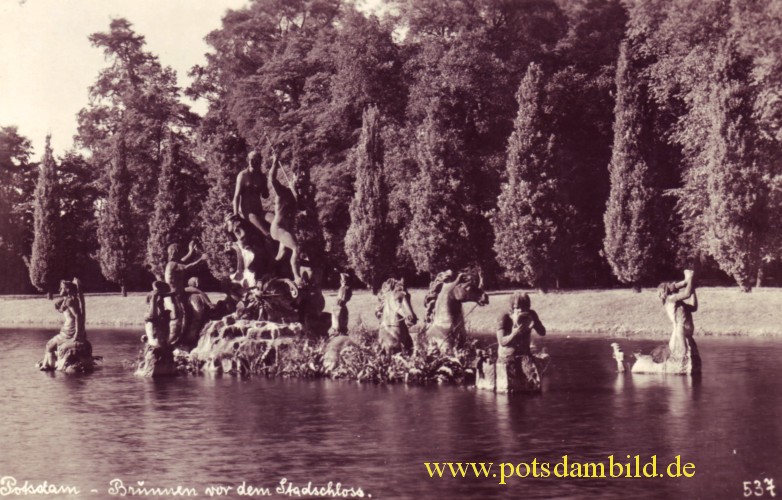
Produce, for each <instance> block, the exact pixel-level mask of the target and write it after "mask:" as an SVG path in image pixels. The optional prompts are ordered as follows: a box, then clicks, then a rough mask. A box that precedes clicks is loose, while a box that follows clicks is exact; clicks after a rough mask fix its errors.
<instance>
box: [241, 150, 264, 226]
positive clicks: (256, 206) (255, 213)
mask: <svg viewBox="0 0 782 500" xmlns="http://www.w3.org/2000/svg"><path fill="white" fill-rule="evenodd" d="M262 161H263V158H262V157H261V153H259V152H258V151H250V153H249V154H248V155H247V167H246V168H245V169H243V170H242V171H241V172H239V175H237V176H236V188H235V189H234V197H233V213H234V215H238V216H239V217H241V218H242V219H244V220H246V221H248V222H249V223H250V224H252V226H253V227H254V228H255V229H257V230H258V231H260V233H261V234H263V235H264V236H266V237H269V228H270V222H271V219H272V216H271V214H269V213H267V212H266V211H265V210H264V209H263V203H262V202H261V199H265V198H268V197H269V188H268V186H267V183H266V178H265V177H264V175H263V171H262V170H261V163H262Z"/></svg>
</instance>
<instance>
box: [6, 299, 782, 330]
mask: <svg viewBox="0 0 782 500" xmlns="http://www.w3.org/2000/svg"><path fill="white" fill-rule="evenodd" d="M411 293H412V304H413V309H414V310H415V312H416V314H417V315H418V316H419V317H423V315H424V308H423V299H424V295H425V293H426V291H425V290H412V292H411ZM509 294H510V292H492V293H490V294H489V295H490V302H489V305H488V306H485V307H475V308H474V309H473V306H474V305H475V304H472V303H471V304H466V305H465V306H464V311H465V314H467V313H470V311H471V310H472V312H471V313H470V314H469V316H468V317H467V321H466V325H467V329H468V330H469V331H471V332H473V333H476V334H492V333H493V332H494V329H495V325H496V320H497V317H498V316H499V315H500V314H501V313H502V312H503V311H504V310H505V309H506V308H507V305H508V296H509ZM325 295H326V310H327V311H330V310H331V307H332V305H333V304H334V302H335V300H336V294H335V292H334V291H327V292H325ZM210 296H211V297H212V299H213V300H217V299H218V298H220V296H221V295H219V294H211V295H210ZM145 297H146V294H144V293H133V294H129V295H128V296H127V297H122V296H120V295H118V294H117V295H111V294H95V295H93V294H87V296H86V302H87V325H88V326H89V327H93V328H96V327H99V326H106V327H129V328H139V329H140V328H141V327H142V326H143V321H144V316H145V315H146V312H147V306H146V303H145ZM531 297H532V307H533V309H535V310H536V311H537V312H538V314H539V315H540V318H541V320H542V321H543V323H544V324H545V325H546V328H547V329H548V330H549V331H550V332H551V333H588V334H593V335H595V334H599V335H604V336H621V337H624V336H634V337H664V336H667V335H669V334H670V332H671V324H670V322H669V320H668V318H667V316H666V315H665V312H664V311H663V308H662V306H661V305H660V302H659V300H658V299H657V297H656V290H654V289H644V290H643V291H642V292H641V293H634V292H632V291H630V290H582V291H568V292H562V293H549V294H541V293H537V292H531ZM698 300H699V305H700V308H699V310H698V312H697V313H695V317H694V319H695V330H696V335H704V336H705V335H745V336H772V335H773V336H777V335H778V336H782V289H781V288H763V289H757V290H755V291H753V292H752V293H741V292H739V291H738V289H737V288H717V287H715V288H700V289H698ZM376 303H377V301H376V299H375V297H374V296H372V294H371V293H369V292H367V291H363V290H358V291H356V292H355V293H354V295H353V299H352V300H351V301H350V303H349V304H348V309H349V311H350V324H351V325H352V326H355V325H358V324H363V325H365V326H367V327H371V328H374V327H376V325H377V320H376V319H375V315H374V311H375V305H376ZM61 317H62V316H61V315H60V314H59V313H58V312H56V311H55V309H54V304H53V302H51V301H49V300H47V299H46V298H45V297H41V296H0V326H2V327H46V328H53V329H54V328H58V327H59V325H60V324H61Z"/></svg>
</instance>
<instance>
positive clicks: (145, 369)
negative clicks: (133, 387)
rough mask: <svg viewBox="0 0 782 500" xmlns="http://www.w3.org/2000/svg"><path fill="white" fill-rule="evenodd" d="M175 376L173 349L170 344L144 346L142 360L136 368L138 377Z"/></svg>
mask: <svg viewBox="0 0 782 500" xmlns="http://www.w3.org/2000/svg"><path fill="white" fill-rule="evenodd" d="M176 374H177V367H176V363H175V362H174V348H173V347H172V346H171V345H170V344H161V345H157V346H153V345H150V344H148V343H147V344H144V352H143V355H142V359H141V361H140V362H139V364H138V368H136V375H137V376H139V377H170V376H173V375H176Z"/></svg>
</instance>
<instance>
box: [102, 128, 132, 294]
mask: <svg viewBox="0 0 782 500" xmlns="http://www.w3.org/2000/svg"><path fill="white" fill-rule="evenodd" d="M115 141H116V142H115V149H114V158H113V159H112V162H111V169H110V171H109V193H108V196H107V198H106V203H105V206H104V207H103V211H102V213H101V216H100V220H99V223H98V241H99V243H100V252H99V258H100V268H101V272H102V273H103V276H104V277H105V278H106V279H107V280H109V281H111V282H114V283H117V284H118V285H119V286H120V288H121V289H122V296H123V297H126V296H127V290H126V288H125V286H126V284H127V281H128V277H129V274H130V269H131V264H132V240H133V228H132V220H133V219H132V217H131V212H130V210H131V209H130V199H129V197H128V193H129V192H130V191H129V189H130V175H129V173H128V165H127V151H126V149H125V135H124V133H122V132H120V133H118V134H117V135H116V138H115Z"/></svg>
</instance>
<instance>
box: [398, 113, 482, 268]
mask: <svg viewBox="0 0 782 500" xmlns="http://www.w3.org/2000/svg"><path fill="white" fill-rule="evenodd" d="M458 143H459V140H458V138H457V136H456V134H455V133H454V131H453V130H451V129H449V128H448V127H447V126H445V125H444V124H442V123H441V122H440V120H439V119H438V116H437V114H436V112H435V111H433V110H430V112H429V113H428V115H427V117H426V119H425V120H424V123H423V124H422V125H421V126H419V128H418V137H417V141H416V143H415V159H416V162H417V163H418V168H419V172H418V174H417V175H416V177H415V179H414V180H413V182H412V183H411V185H410V193H409V198H410V200H411V201H410V212H411V217H410V220H409V222H408V225H407V227H406V228H405V231H404V235H403V242H402V245H403V247H404V249H405V251H406V252H407V253H408V254H409V255H410V258H411V260H412V261H413V264H414V265H415V267H416V269H417V270H418V271H419V272H428V273H429V274H430V275H433V274H436V273H438V272H440V271H442V270H444V269H456V268H459V267H461V266H464V265H466V264H471V263H473V262H474V261H475V251H474V246H473V245H472V242H471V240H470V234H469V229H468V228H467V226H466V224H465V223H466V221H467V220H468V217H467V210H468V209H469V200H470V199H472V196H469V187H470V183H469V181H468V180H467V179H465V178H464V174H465V172H464V170H463V169H462V168H460V167H462V165H463V161H464V160H465V159H464V158H463V157H461V155H460V154H459V152H458V146H457V144H458Z"/></svg>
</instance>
